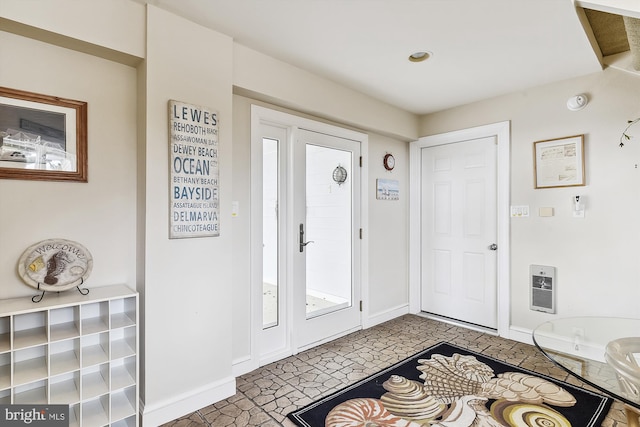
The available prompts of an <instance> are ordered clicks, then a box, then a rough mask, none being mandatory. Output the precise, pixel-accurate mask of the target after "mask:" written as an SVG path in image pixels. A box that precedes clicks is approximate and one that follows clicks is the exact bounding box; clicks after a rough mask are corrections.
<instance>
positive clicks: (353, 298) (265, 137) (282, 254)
mask: <svg viewBox="0 0 640 427" xmlns="http://www.w3.org/2000/svg"><path fill="white" fill-rule="evenodd" d="M258 128H259V132H260V140H259V141H260V142H259V144H258V146H256V145H255V144H254V148H253V149H254V150H259V151H260V152H261V156H260V157H261V161H260V165H261V171H260V172H259V173H260V175H261V178H262V185H261V187H262V195H261V196H262V217H261V218H262V219H261V224H260V225H261V227H260V228H261V233H260V234H261V235H262V245H261V249H262V257H261V258H262V265H261V270H262V273H261V276H262V280H261V283H259V286H261V288H262V289H261V293H262V307H261V314H262V323H261V325H260V331H259V340H258V346H259V358H260V364H261V365H263V364H265V363H270V362H272V361H274V360H278V359H281V358H283V357H286V356H288V355H291V354H295V353H297V352H298V351H300V350H302V349H305V348H309V347H312V346H314V345H317V344H319V343H322V342H325V341H327V340H329V339H332V338H334V337H337V336H340V335H343V334H345V333H349V332H351V331H354V330H357V329H360V328H361V324H362V321H361V313H360V292H361V291H360V274H359V272H360V263H361V260H360V237H359V232H360V214H361V212H360V166H359V159H360V150H361V141H359V140H357V139H350V138H345V137H343V136H340V135H334V134H330V133H329V132H317V131H315V129H314V130H308V129H304V128H301V127H297V126H287V125H286V124H282V123H274V122H261V124H260V126H259V127H254V129H258ZM346 132H347V134H348V135H349V133H350V132H351V131H346ZM354 134H356V133H354ZM357 135H361V134H357ZM254 159H255V160H257V156H254ZM256 169H257V168H256ZM253 173H256V170H255V169H254V170H253ZM255 228H258V227H255ZM256 285H258V284H256ZM254 295H256V293H254Z"/></svg>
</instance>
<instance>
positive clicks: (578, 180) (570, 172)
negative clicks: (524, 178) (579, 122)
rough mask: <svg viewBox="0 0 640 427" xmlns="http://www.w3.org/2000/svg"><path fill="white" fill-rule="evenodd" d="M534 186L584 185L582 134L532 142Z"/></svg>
mask: <svg viewBox="0 0 640 427" xmlns="http://www.w3.org/2000/svg"><path fill="white" fill-rule="evenodd" d="M533 152H534V153H533V154H534V182H535V188H556V187H574V186H582V185H585V172H584V135H574V136H568V137H564V138H556V139H547V140H544V141H536V142H534V143H533Z"/></svg>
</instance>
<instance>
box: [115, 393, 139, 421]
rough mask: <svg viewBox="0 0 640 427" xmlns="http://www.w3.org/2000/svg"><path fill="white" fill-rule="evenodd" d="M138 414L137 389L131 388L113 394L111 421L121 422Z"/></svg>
mask: <svg viewBox="0 0 640 427" xmlns="http://www.w3.org/2000/svg"><path fill="white" fill-rule="evenodd" d="M135 414H136V388H135V387H129V388H126V389H124V390H121V391H118V392H114V393H112V394H111V421H112V422H114V421H120V420H124V419H125V418H129V417H131V416H133V415H135Z"/></svg>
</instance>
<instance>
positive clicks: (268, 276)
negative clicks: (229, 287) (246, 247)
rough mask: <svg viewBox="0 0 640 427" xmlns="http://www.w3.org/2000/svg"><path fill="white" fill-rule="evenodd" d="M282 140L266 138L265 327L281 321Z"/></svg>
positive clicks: (264, 187)
mask: <svg viewBox="0 0 640 427" xmlns="http://www.w3.org/2000/svg"><path fill="white" fill-rule="evenodd" d="M279 291H280V289H279V286H278V141H277V140H275V139H267V138H263V140H262V327H263V328H269V327H271V326H276V325H277V324H278V315H279V309H278V308H279V307H278V299H279V295H280V292H279Z"/></svg>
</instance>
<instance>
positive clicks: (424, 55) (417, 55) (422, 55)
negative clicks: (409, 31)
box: [409, 52, 431, 62]
mask: <svg viewBox="0 0 640 427" xmlns="http://www.w3.org/2000/svg"><path fill="white" fill-rule="evenodd" d="M430 57H431V52H414V53H412V54H411V55H409V61H411V62H422V61H426V60H427V59H429V58H430Z"/></svg>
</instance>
